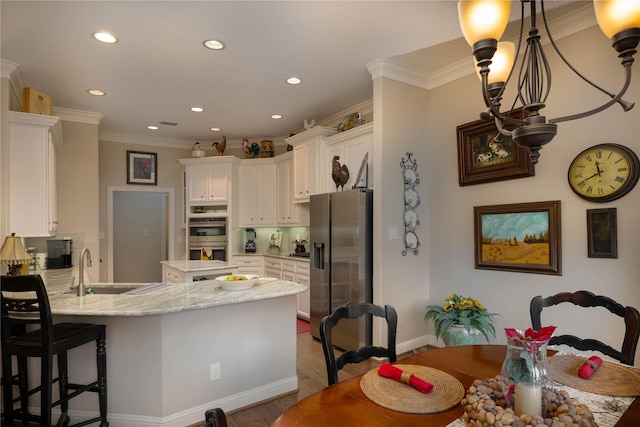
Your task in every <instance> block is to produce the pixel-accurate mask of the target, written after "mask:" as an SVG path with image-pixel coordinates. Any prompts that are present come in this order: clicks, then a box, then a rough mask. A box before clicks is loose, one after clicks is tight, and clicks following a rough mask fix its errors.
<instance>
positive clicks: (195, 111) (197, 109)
mask: <svg viewBox="0 0 640 427" xmlns="http://www.w3.org/2000/svg"><path fill="white" fill-rule="evenodd" d="M191 111H193V112H194V113H202V112H203V111H204V108H202V107H191Z"/></svg>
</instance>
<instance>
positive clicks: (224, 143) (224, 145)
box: [211, 136, 227, 156]
mask: <svg viewBox="0 0 640 427" xmlns="http://www.w3.org/2000/svg"><path fill="white" fill-rule="evenodd" d="M211 146H212V147H213V148H215V149H216V151H217V152H218V155H220V156H222V155H223V154H224V150H226V148H227V137H226V136H223V137H222V141H220V142H218V141H216V142H214V143H213V144H211Z"/></svg>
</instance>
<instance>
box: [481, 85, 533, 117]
mask: <svg viewBox="0 0 640 427" xmlns="http://www.w3.org/2000/svg"><path fill="white" fill-rule="evenodd" d="M481 75H482V95H483V97H484V103H485V104H486V106H487V107H489V110H491V114H493V116H494V117H495V119H496V120H500V121H502V122H505V123H511V124H514V125H516V126H522V125H524V124H526V123H527V122H525V121H524V120H519V119H514V118H513V117H509V116H508V115H505V114H502V113H501V112H500V110H499V109H498V108H499V106H500V102H499V100H500V98H497V97H496V98H492V97H491V95H490V94H489V84H488V78H487V73H481Z"/></svg>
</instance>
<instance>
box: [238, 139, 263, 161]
mask: <svg viewBox="0 0 640 427" xmlns="http://www.w3.org/2000/svg"><path fill="white" fill-rule="evenodd" d="M242 148H243V149H244V152H245V153H246V157H247V159H255V158H256V157H258V154H260V145H258V143H257V142H252V143H250V142H249V140H248V139H247V138H244V139H243V140H242Z"/></svg>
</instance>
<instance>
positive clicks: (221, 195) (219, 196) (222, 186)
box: [207, 166, 229, 203]
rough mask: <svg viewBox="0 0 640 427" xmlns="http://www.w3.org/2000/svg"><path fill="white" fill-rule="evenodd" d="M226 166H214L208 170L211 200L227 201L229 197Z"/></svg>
mask: <svg viewBox="0 0 640 427" xmlns="http://www.w3.org/2000/svg"><path fill="white" fill-rule="evenodd" d="M227 172H228V169H227V167H226V166H212V167H209V168H208V170H207V175H208V188H209V199H208V200H209V201H210V202H220V203H226V202H227V200H228V198H229V186H228V185H227V184H228V179H227Z"/></svg>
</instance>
